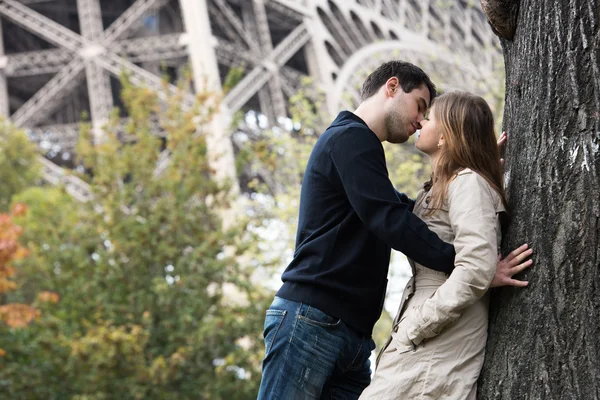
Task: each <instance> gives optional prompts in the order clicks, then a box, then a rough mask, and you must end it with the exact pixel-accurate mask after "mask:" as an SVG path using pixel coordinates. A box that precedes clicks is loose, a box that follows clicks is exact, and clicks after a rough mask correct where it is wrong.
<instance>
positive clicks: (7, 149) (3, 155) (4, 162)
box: [0, 117, 39, 212]
mask: <svg viewBox="0 0 600 400" xmlns="http://www.w3.org/2000/svg"><path fill="white" fill-rule="evenodd" d="M36 157H37V151H36V149H35V145H34V144H33V143H31V142H30V141H29V140H28V139H27V136H25V134H24V133H23V131H21V130H19V129H16V128H15V127H14V126H13V125H11V124H10V123H9V122H7V121H6V120H4V119H3V118H2V117H0V182H2V190H0V212H7V211H8V209H9V205H10V201H11V198H12V196H13V195H15V194H16V193H19V192H20V191H22V190H24V189H26V188H27V187H29V186H31V185H33V184H34V183H35V182H36V181H37V180H38V178H39V169H38V163H36V162H35V160H36Z"/></svg>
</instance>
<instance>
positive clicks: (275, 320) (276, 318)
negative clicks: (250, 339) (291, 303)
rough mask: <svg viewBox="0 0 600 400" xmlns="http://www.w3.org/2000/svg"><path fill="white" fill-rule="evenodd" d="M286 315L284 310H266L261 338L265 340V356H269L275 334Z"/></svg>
mask: <svg viewBox="0 0 600 400" xmlns="http://www.w3.org/2000/svg"><path fill="white" fill-rule="evenodd" d="M286 314H287V311H286V310H267V315H266V317H265V326H264V331H263V337H264V338H265V356H266V355H267V354H269V351H270V350H271V346H272V345H273V341H274V339H275V336H277V332H278V331H279V328H280V327H281V324H282V323H283V319H284V318H285V315H286Z"/></svg>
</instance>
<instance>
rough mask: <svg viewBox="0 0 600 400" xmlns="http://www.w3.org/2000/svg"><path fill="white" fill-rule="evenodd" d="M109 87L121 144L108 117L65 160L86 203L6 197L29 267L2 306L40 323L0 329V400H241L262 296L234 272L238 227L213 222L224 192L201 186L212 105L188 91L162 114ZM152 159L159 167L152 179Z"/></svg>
mask: <svg viewBox="0 0 600 400" xmlns="http://www.w3.org/2000/svg"><path fill="white" fill-rule="evenodd" d="M123 85H124V90H123V93H122V98H123V102H124V104H125V105H126V107H127V111H128V115H129V117H128V123H127V125H126V127H125V135H126V137H127V138H128V140H127V142H126V143H125V144H124V143H123V140H121V139H123V137H120V136H119V135H122V133H118V132H119V129H117V118H116V117H117V116H116V115H115V116H114V118H113V120H112V121H111V122H110V123H109V124H108V125H107V126H106V127H105V129H104V130H103V132H102V135H101V138H102V139H101V142H100V143H99V144H97V145H95V146H92V145H90V143H91V138H92V131H91V128H90V127H89V126H83V135H82V136H83V138H82V140H81V142H80V144H79V146H78V155H79V156H80V157H81V159H82V162H83V164H84V165H85V168H86V170H87V171H88V173H87V174H85V175H82V176H81V178H82V179H86V180H87V181H88V182H89V183H90V185H91V189H92V192H93V196H94V200H93V201H91V202H89V203H86V204H84V203H78V202H76V201H74V200H72V199H71V198H70V197H68V196H67V195H66V194H65V193H64V191H62V190H60V189H55V188H33V189H29V190H26V191H25V192H22V193H21V194H19V195H17V196H16V197H15V199H14V201H15V202H22V203H25V204H27V205H28V207H29V212H28V213H27V214H26V215H22V216H20V217H18V218H17V219H16V221H17V222H18V223H19V224H20V226H22V227H23V228H24V232H23V235H22V237H21V243H23V244H24V245H25V246H26V247H27V248H28V250H29V253H30V255H29V257H27V258H24V259H23V260H21V261H20V263H19V273H18V274H17V275H16V276H15V278H16V279H15V282H16V283H17V284H18V285H19V286H18V288H16V289H17V290H15V291H14V292H12V293H10V294H8V295H7V296H6V299H5V300H6V301H7V302H22V303H23V304H31V303H33V302H37V303H40V306H39V309H40V315H39V319H38V320H37V321H34V322H32V323H30V324H29V325H28V326H27V327H23V328H21V329H16V328H14V327H11V326H9V325H8V324H6V322H5V323H4V324H2V325H0V343H2V348H3V351H4V353H5V354H4V356H3V357H2V359H1V360H2V361H1V364H0V393H3V394H5V395H6V396H7V397H9V398H13V399H79V400H83V399H114V398H120V399H142V398H143V399H170V398H173V399H174V398H177V399H198V398H200V399H223V398H228V399H247V398H252V397H253V396H255V393H256V392H257V390H258V388H257V385H258V382H259V381H260V362H261V360H262V352H263V344H262V338H261V332H262V323H263V315H264V310H265V309H266V308H267V306H268V301H270V299H271V296H272V293H270V292H268V291H266V290H264V289H262V288H261V287H258V286H256V285H253V284H252V283H251V282H252V280H251V275H252V274H253V267H252V266H251V263H245V264H244V265H242V264H241V263H240V260H245V259H251V258H252V256H251V254H252V252H253V251H255V250H254V248H253V246H254V243H256V241H255V240H254V235H253V234H252V232H250V231H249V230H248V229H247V221H245V220H242V219H243V218H242V217H241V216H240V218H238V220H237V221H236V222H235V223H234V224H233V225H232V226H229V227H224V226H223V224H222V222H221V215H222V212H224V211H221V212H219V211H217V210H219V209H220V210H226V209H227V207H228V204H229V199H228V198H227V193H228V191H227V188H226V187H224V186H223V185H220V184H218V183H217V182H215V181H213V180H212V179H211V173H210V170H209V167H208V162H207V154H206V152H207V149H206V143H205V141H204V138H203V135H202V134H198V133H199V132H202V131H203V130H205V129H208V128H207V127H208V126H209V122H210V119H211V116H212V114H213V112H214V110H215V108H216V106H217V105H218V98H217V97H216V96H215V95H214V94H212V93H201V94H199V95H198V104H197V106H196V107H195V108H194V109H192V110H190V111H183V110H182V109H181V107H180V106H179V104H180V100H181V98H180V97H178V96H174V97H172V98H170V99H168V101H167V102H166V104H165V103H161V102H159V100H158V97H157V95H156V94H155V93H153V92H151V91H149V90H146V89H139V88H135V87H134V86H133V85H131V84H130V83H128V81H127V79H124V80H123ZM153 123H158V124H160V127H161V128H162V129H163V130H164V131H165V132H166V133H167V135H168V141H166V143H165V142H164V141H163V140H161V139H160V138H159V137H157V136H155V135H154V134H153V133H152V131H153V129H152V128H153V127H152V125H151V124H153ZM96 137H97V136H96ZM165 147H166V148H167V149H168V150H169V151H170V155H171V156H170V163H169V165H168V167H167V168H166V169H165V170H164V171H163V172H162V173H161V174H157V173H156V172H155V168H156V164H157V161H158V159H159V154H160V153H161V151H162V150H164V149H165ZM38 293H45V294H44V295H41V294H40V295H38ZM36 296H37V297H36ZM40 296H41V297H40ZM42 300H44V301H42ZM37 303H36V304H37Z"/></svg>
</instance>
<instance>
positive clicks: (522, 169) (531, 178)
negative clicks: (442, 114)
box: [478, 0, 600, 400]
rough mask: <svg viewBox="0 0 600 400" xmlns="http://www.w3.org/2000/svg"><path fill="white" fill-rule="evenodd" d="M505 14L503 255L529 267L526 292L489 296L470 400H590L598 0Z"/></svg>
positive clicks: (597, 251) (594, 382) (599, 168)
mask: <svg viewBox="0 0 600 400" xmlns="http://www.w3.org/2000/svg"><path fill="white" fill-rule="evenodd" d="M516 2H517V3H519V2H518V1H516ZM485 3H486V4H485V5H486V6H487V7H490V3H491V6H492V7H493V6H494V5H496V6H498V7H500V8H501V7H504V6H505V5H506V3H512V5H513V6H514V3H515V1H512V2H510V1H506V0H504V1H503V0H489V1H486V2H485ZM494 3H495V4H494ZM503 3H504V4H503ZM484 9H485V7H484ZM486 12H488V10H486ZM516 12H517V13H518V14H517V19H516V33H515V35H514V38H513V41H506V40H503V43H502V46H503V50H504V58H505V63H506V108H505V114H504V125H505V130H506V131H507V132H508V134H509V136H508V137H509V139H508V146H507V149H506V152H507V153H506V155H505V156H506V179H507V182H506V183H507V188H508V193H509V197H510V205H511V208H512V215H511V223H510V226H509V228H508V230H507V232H506V233H505V236H504V243H503V251H504V254H506V252H507V251H508V250H509V249H513V248H516V247H517V246H518V245H520V244H522V243H529V244H530V245H531V246H532V247H533V248H534V251H535V254H534V266H533V267H532V268H531V269H530V270H529V271H527V272H525V273H524V274H523V276H522V279H526V280H529V282H530V284H529V288H526V289H515V288H503V289H500V290H498V291H495V292H494V293H493V294H492V304H491V308H490V329H489V338H488V345H487V353H486V361H485V366H484V368H483V371H482V374H481V378H480V382H479V393H478V398H479V399H506V400H521V399H557V400H558V399H560V400H564V399H582V400H588V399H600V179H599V176H600V175H599V174H600V151H599V147H600V115H599V114H600V0H521V1H520V4H518V7H517V9H516ZM488 15H490V14H489V13H488ZM497 15H502V13H501V12H500V13H497V14H496V16H497ZM490 21H492V22H491V23H492V24H494V21H493V20H492V18H490ZM506 25H509V26H510V24H506ZM496 31H497V32H501V30H500V29H496ZM505 37H510V35H507V36H505Z"/></svg>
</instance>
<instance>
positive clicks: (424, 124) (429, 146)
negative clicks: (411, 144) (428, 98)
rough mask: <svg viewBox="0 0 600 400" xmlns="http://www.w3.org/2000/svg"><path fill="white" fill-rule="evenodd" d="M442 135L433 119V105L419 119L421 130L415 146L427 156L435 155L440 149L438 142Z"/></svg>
mask: <svg viewBox="0 0 600 400" xmlns="http://www.w3.org/2000/svg"><path fill="white" fill-rule="evenodd" d="M441 137H442V134H441V130H440V129H439V128H438V125H437V122H436V120H435V105H434V106H433V107H431V109H430V110H429V115H428V117H426V118H425V119H424V120H423V121H421V131H420V133H419V136H418V137H417V141H416V143H415V146H416V147H417V149H418V150H420V151H422V152H423V153H425V154H427V155H428V156H432V155H435V153H437V152H438V151H439V150H440V149H439V148H438V143H440V139H441Z"/></svg>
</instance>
